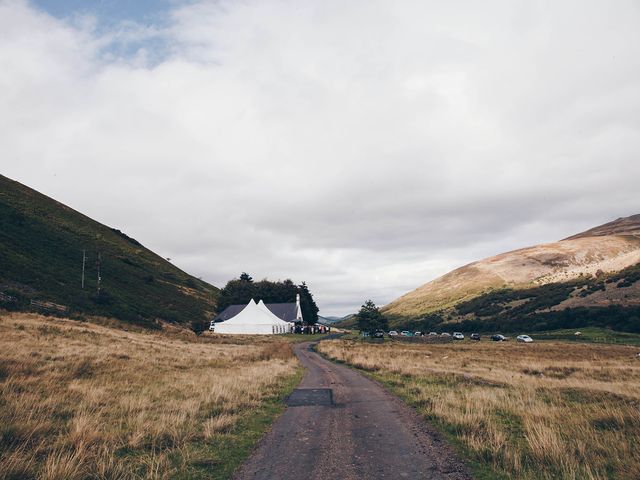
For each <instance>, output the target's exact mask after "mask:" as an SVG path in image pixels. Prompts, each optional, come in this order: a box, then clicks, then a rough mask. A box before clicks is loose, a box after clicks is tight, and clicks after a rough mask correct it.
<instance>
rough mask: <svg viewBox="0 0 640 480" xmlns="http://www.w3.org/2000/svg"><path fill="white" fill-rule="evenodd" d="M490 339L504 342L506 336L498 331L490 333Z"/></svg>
mask: <svg viewBox="0 0 640 480" xmlns="http://www.w3.org/2000/svg"><path fill="white" fill-rule="evenodd" d="M491 340H493V341H494V342H506V341H507V337H505V336H504V335H500V334H499V333H498V334H496V335H491Z"/></svg>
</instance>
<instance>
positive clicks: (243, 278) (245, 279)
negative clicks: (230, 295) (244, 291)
mask: <svg viewBox="0 0 640 480" xmlns="http://www.w3.org/2000/svg"><path fill="white" fill-rule="evenodd" d="M239 280H241V281H243V282H247V283H251V282H253V278H251V275H249V274H248V273H247V272H242V273H241V274H240V279H239Z"/></svg>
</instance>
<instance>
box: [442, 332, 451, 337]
mask: <svg viewBox="0 0 640 480" xmlns="http://www.w3.org/2000/svg"><path fill="white" fill-rule="evenodd" d="M440 336H441V337H450V336H451V334H450V333H447V332H442V333H441V334H440Z"/></svg>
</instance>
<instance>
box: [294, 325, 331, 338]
mask: <svg viewBox="0 0 640 480" xmlns="http://www.w3.org/2000/svg"><path fill="white" fill-rule="evenodd" d="M330 331H331V327H327V326H325V325H320V324H319V323H316V324H315V325H296V326H295V327H294V329H293V333H297V334H300V335H313V334H314V333H329V332H330Z"/></svg>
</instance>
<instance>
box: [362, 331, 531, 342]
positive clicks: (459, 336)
mask: <svg viewBox="0 0 640 480" xmlns="http://www.w3.org/2000/svg"><path fill="white" fill-rule="evenodd" d="M387 335H388V336H389V337H451V338H453V339H454V340H464V334H463V333H462V332H453V334H450V333H447V332H442V333H440V334H438V332H429V333H422V332H411V331H409V330H403V331H401V332H400V333H398V332H397V331H396V330H391V331H390V332H389V333H388V334H387ZM384 336H385V333H384V332H383V331H382V330H378V331H376V332H374V334H373V337H374V338H384ZM469 338H470V339H471V340H475V341H480V339H481V338H482V336H481V335H480V334H479V333H472V334H471V335H470V336H469ZM490 338H491V340H493V341H494V342H506V341H507V340H509V338H508V337H505V336H504V335H501V334H499V333H497V334H495V335H491V337H490ZM516 341H517V342H519V343H531V342H533V338H531V337H530V336H529V335H518V336H517V337H516Z"/></svg>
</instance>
